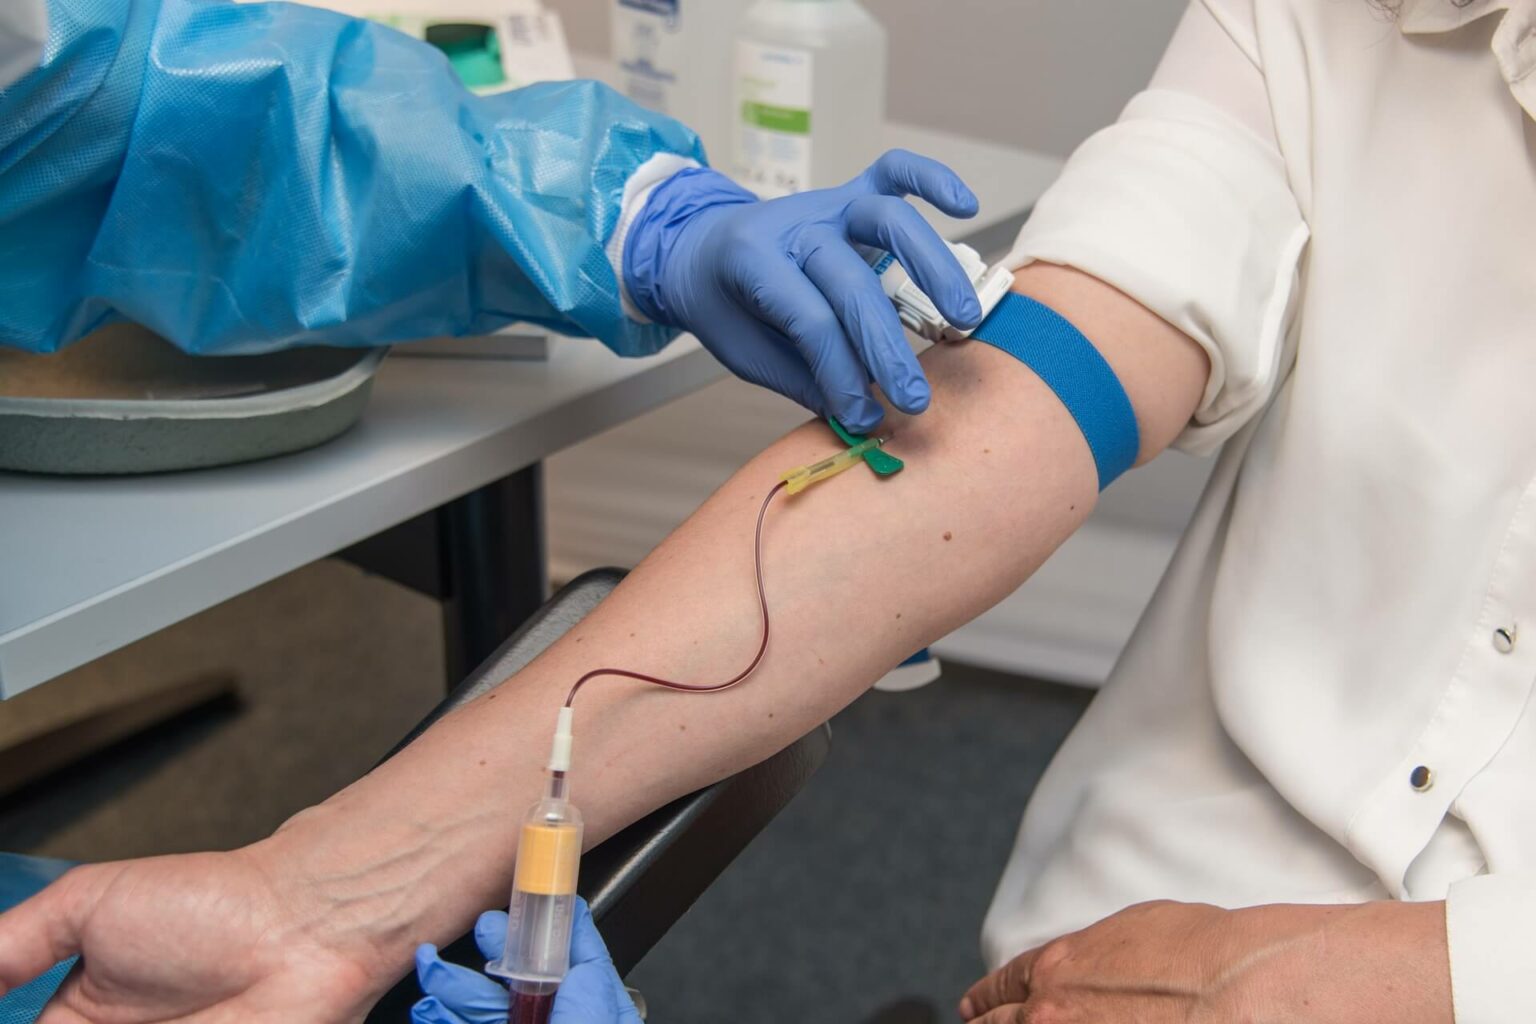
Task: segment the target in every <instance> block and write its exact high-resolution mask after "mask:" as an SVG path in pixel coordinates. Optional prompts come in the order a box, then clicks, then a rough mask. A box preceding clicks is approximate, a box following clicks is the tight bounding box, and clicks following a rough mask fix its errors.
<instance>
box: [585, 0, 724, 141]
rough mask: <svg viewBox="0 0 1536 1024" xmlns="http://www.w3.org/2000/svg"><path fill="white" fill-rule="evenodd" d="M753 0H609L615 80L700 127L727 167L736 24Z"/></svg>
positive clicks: (640, 99)
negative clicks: (611, 18)
mask: <svg viewBox="0 0 1536 1024" xmlns="http://www.w3.org/2000/svg"><path fill="white" fill-rule="evenodd" d="M750 4H751V0H613V20H612V30H613V60H614V64H615V65H616V66H617V71H618V81H617V83H616V84H617V86H618V88H619V89H620V90H621V91H622V92H623V93H624V94H625V95H626V96H628V97H629V98H630V99H632V100H634V101H635V102H636V103H639V104H640V105H641V106H643V107H649V108H650V109H652V110H655V111H658V112H660V113H663V114H667V115H669V116H671V117H675V118H677V119H678V120H679V121H681V122H683V123H684V124H686V125H687V126H688V127H690V128H692V129H693V130H694V131H696V132H698V133H699V137H700V138H701V139H703V140H704V150H705V152H706V153H707V154H708V155H709V159H710V163H711V164H713V165H714V166H716V167H719V168H721V169H722V170H727V171H728V170H729V169H730V163H731V153H732V150H733V140H734V133H735V126H736V118H735V112H734V110H733V108H732V106H731V95H732V93H731V82H732V72H733V68H734V61H733V57H734V50H733V49H732V44H733V43H734V41H735V39H736V32H737V29H738V28H739V27H740V25H741V19H742V15H743V14H744V13H745V11H746V9H747V7H748V6H750Z"/></svg>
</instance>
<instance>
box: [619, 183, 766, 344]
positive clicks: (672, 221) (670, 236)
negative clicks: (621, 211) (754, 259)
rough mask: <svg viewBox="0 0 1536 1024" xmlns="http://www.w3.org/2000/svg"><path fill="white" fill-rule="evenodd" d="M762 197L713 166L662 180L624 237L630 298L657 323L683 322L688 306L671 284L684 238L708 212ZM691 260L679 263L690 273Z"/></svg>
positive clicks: (625, 279)
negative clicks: (680, 303)
mask: <svg viewBox="0 0 1536 1024" xmlns="http://www.w3.org/2000/svg"><path fill="white" fill-rule="evenodd" d="M757 201H758V199H757V197H756V196H755V195H753V194H752V193H751V192H749V191H747V190H746V189H744V188H742V187H741V186H740V185H737V184H736V183H735V182H733V181H732V180H731V179H730V178H727V177H726V176H725V175H723V174H721V173H720V172H719V171H715V170H711V169H710V168H708V167H693V168H688V169H686V170H682V171H678V172H677V173H676V174H673V175H672V176H671V177H670V178H667V179H666V180H665V181H662V182H660V183H659V184H657V185H656V186H655V187H654V188H652V189H651V190H650V194H649V196H648V197H647V198H646V199H645V203H644V206H643V207H641V209H640V211H639V212H638V213H637V214H636V215H635V217H634V219H633V221H632V222H631V223H630V224H629V225H628V233H627V235H626V236H625V238H624V243H623V254H622V264H623V274H622V280H623V286H624V293H625V295H626V296H627V297H628V298H629V301H630V302H631V303H633V304H634V306H635V308H636V309H637V310H638V311H639V312H640V313H641V314H642V315H644V316H645V317H647V318H648V319H650V320H652V321H654V322H656V323H662V324H668V325H670V326H674V327H681V326H684V324H683V322H682V319H683V317H684V313H683V310H682V309H680V308H679V306H678V304H677V303H676V301H675V300H674V297H673V296H672V295H670V294H669V289H668V288H667V287H666V282H667V280H668V277H669V272H671V268H673V267H674V266H675V265H678V259H679V257H680V256H683V255H684V251H685V250H686V249H687V244H686V241H685V239H686V238H687V237H688V236H689V235H690V234H691V233H692V231H691V229H694V228H696V227H697V226H698V221H699V218H700V216H701V215H702V214H705V213H706V212H707V211H709V210H713V209H716V208H719V207H724V206H738V205H743V204H748V203H756V202H757ZM686 263H687V260H686V258H683V260H682V263H681V265H678V266H679V269H681V271H682V272H683V273H685V274H686V273H687V269H686ZM673 276H675V273H674V274H673Z"/></svg>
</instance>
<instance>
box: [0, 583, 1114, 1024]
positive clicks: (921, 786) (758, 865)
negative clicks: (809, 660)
mask: <svg viewBox="0 0 1536 1024" xmlns="http://www.w3.org/2000/svg"><path fill="white" fill-rule="evenodd" d="M438 627H439V612H438V609H437V606H436V605H435V604H433V603H432V602H430V601H428V600H426V599H423V598H420V597H418V596H416V595H413V594H410V593H407V592H406V591H404V590H402V589H400V588H398V587H395V586H393V585H392V584H389V583H386V582H383V581H381V580H378V579H374V578H371V577H368V576H366V575H365V574H363V573H360V572H358V571H356V570H355V569H352V568H350V567H348V566H345V565H342V564H340V563H335V562H322V563H318V564H316V565H313V566H310V567H308V568H306V569H303V570H301V571H299V572H296V573H293V574H290V575H288V576H285V577H283V578H281V579H279V580H276V581H274V582H273V583H271V584H268V585H267V586H264V587H261V588H259V589H257V590H255V591H252V592H251V593H249V594H245V595H243V596H241V597H239V598H236V599H234V600H232V601H229V602H227V603H225V604H223V605H221V606H219V607H217V608H214V609H212V610H210V611H208V612H205V613H203V614H201V615H199V616H196V617H195V618H193V619H190V620H188V621H187V622H184V623H182V624H180V625H178V626H176V627H173V628H171V629H169V630H165V631H163V632H162V633H160V634H157V635H156V636H153V637H150V638H148V639H146V640H144V641H141V642H140V643H138V644H134V645H133V646H131V647H129V648H126V649H124V650H122V651H119V652H116V653H115V654H113V655H110V656H108V657H107V658H103V659H101V660H99V661H97V662H95V663H93V664H91V665H89V666H86V667H85V668H83V669H81V670H79V671H77V672H75V673H71V674H70V675H69V676H67V677H64V678H62V679H60V680H57V681H55V682H53V683H50V684H49V685H48V686H46V687H43V688H41V689H39V690H36V691H32V692H30V693H28V694H23V695H22V696H21V697H19V698H17V699H16V700H14V701H11V702H7V703H4V704H0V743H3V742H6V741H8V740H11V741H14V740H15V739H18V738H24V737H25V736H26V735H28V734H29V733H30V732H35V731H37V730H39V729H42V728H44V727H46V725H47V724H48V723H49V722H51V721H55V720H57V719H58V718H59V717H62V716H65V715H67V714H68V713H69V711H70V710H71V709H72V708H74V707H91V706H93V704H94V703H97V702H99V701H100V700H101V699H102V697H103V695H105V694H108V693H114V694H121V693H123V692H125V691H132V690H133V689H134V688H146V687H148V686H150V685H152V683H153V681H154V680H155V679H156V678H158V677H159V676H161V675H163V674H170V675H172V676H176V677H180V676H183V675H187V674H195V673H197V672H201V671H207V670H217V669H228V668H235V669H236V670H237V673H238V677H239V685H240V692H239V697H238V699H237V700H236V701H234V702H226V703H224V704H221V705H217V706H214V707H210V708H207V709H204V710H202V711H198V712H194V713H191V714H187V715H183V716H182V717H180V718H179V719H177V720H175V721H173V722H171V723H169V724H167V725H165V726H162V727H160V728H158V729H155V730H154V731H152V732H150V733H148V734H145V735H143V736H141V737H138V738H136V739H133V740H130V741H128V742H126V743H123V744H120V745H119V746H117V747H115V748H113V749H112V750H111V751H109V752H108V753H106V754H104V755H102V756H99V757H96V758H93V759H90V760H88V761H86V762H83V763H81V764H79V765H77V766H75V767H73V768H71V769H69V770H67V771H65V772H63V773H61V774H59V775H56V776H53V777H51V778H49V779H47V780H45V781H44V782H43V783H41V784H38V785H35V786H32V787H30V788H29V789H27V790H25V791H23V792H22V793H20V794H18V795H17V796H14V797H12V798H10V799H7V800H4V801H0V849H7V850H11V851H16V852H23V853H35V854H40V855H47V856H56V857H64V858H67V859H74V860H101V859H109V858H116V857H128V856H142V855H149V854H156V853H168V852H176V851H184V850H194V849H222V848H229V847H233V846H237V845H240V844H242V843H245V842H248V841H250V840H252V839H254V838H256V837H258V836H261V835H264V834H266V833H267V832H269V831H271V829H273V828H275V827H276V826H277V825H278V824H280V823H281V822H282V821H283V820H284V819H285V818H286V817H287V816H288V815H290V814H292V813H293V812H295V811H297V810H299V809H300V808H302V807H304V806H307V805H308V804H310V803H312V802H314V801H316V800H319V799H322V798H324V797H325V796H326V795H327V794H328V793H330V792H332V791H333V790H334V789H336V788H338V787H339V786H342V785H344V784H346V783H347V782H348V781H350V780H351V779H353V778H356V777H357V776H358V775H359V774H361V773H362V772H364V771H366V770H367V768H368V767H369V766H370V765H371V764H372V763H373V762H374V760H375V759H376V758H377V757H378V756H379V755H380V754H382V753H383V752H384V751H385V750H387V749H388V748H389V747H390V746H391V745H392V744H393V743H394V742H395V741H396V740H398V739H399V738H400V736H401V735H403V734H404V732H405V731H406V730H407V729H408V728H409V726H410V725H411V723H413V722H415V721H416V720H417V719H418V718H419V717H420V716H421V715H422V714H424V713H425V712H426V711H427V710H428V709H429V708H430V707H431V706H432V705H433V704H434V703H435V702H436V700H437V699H438V697H439V695H440V694H441V693H442V686H443V683H442V679H441V669H440V665H441V640H440V637H439V632H438ZM360 694H366V696H367V699H359V695H360ZM1086 703H1087V695H1086V694H1085V693H1083V692H1082V691H1078V690H1074V689H1071V688H1066V687H1060V686H1055V685H1052V684H1048V683H1039V682H1034V681H1029V680H1023V679H1018V678H1016V677H1012V676H1007V675H1002V674H998V673H993V672H986V671H982V670H979V669H973V668H969V667H966V666H960V665H948V666H946V672H945V676H944V678H943V679H942V680H941V681H940V682H938V683H936V684H934V685H933V686H930V687H928V688H926V689H924V690H920V691H918V692H916V693H911V694H880V693H874V694H871V695H869V696H868V697H865V698H864V699H862V700H860V701H859V702H858V703H856V704H855V705H854V706H853V707H851V708H850V709H848V710H847V711H845V712H844V713H843V714H842V715H840V716H838V718H837V720H836V721H835V722H834V723H833V746H832V752H831V754H830V755H829V758H828V760H827V763H826V764H825V765H824V766H823V768H822V770H821V772H820V773H819V774H818V775H817V777H816V778H815V779H814V781H813V783H812V785H811V786H810V788H809V789H808V790H807V791H806V792H805V793H804V794H802V795H801V796H800V797H799V798H798V799H797V800H796V801H795V802H794V803H793V804H792V805H791V806H790V808H789V809H788V810H787V811H786V812H785V813H784V814H783V815H782V816H781V817H780V818H779V819H778V820H777V821H776V822H775V823H774V824H773V825H772V826H771V827H770V828H769V830H768V831H767V832H765V833H764V835H763V836H761V837H760V838H759V840H758V841H757V842H756V843H755V844H754V845H753V846H752V847H751V848H750V849H749V850H748V851H747V853H746V854H745V855H744V856H743V857H742V858H741V859H740V860H739V861H738V862H737V863H736V864H735V865H733V866H732V869H731V870H730V871H729V872H727V873H726V875H725V876H724V877H723V878H722V879H721V880H720V881H719V882H718V883H717V884H716V885H715V886H714V887H713V888H712V889H711V890H710V892H709V893H708V894H706V896H705V897H704V898H703V899H702V900H701V901H700V902H699V903H698V904H697V905H696V906H695V907H694V908H693V910H692V911H690V912H689V914H688V915H687V916H686V917H685V918H684V919H683V921H682V922H681V923H680V924H679V926H678V927H677V928H675V929H674V930H673V931H672V933H671V934H669V935H668V936H667V938H666V939H665V941H664V942H663V943H662V944H661V945H660V946H659V947H658V948H657V949H656V950H655V951H653V953H652V954H651V955H650V956H649V957H648V958H647V959H646V961H645V962H644V963H643V964H641V965H640V967H639V968H638V969H637V970H636V971H635V972H634V974H633V976H632V977H631V979H630V981H631V983H632V984H635V985H637V986H638V987H639V988H640V989H641V990H642V991H643V992H645V994H646V995H647V997H648V999H649V1001H650V1004H651V1007H652V1014H651V1019H652V1020H653V1021H658V1022H665V1024H719V1022H722V1021H732V1022H738V1024H759V1022H762V1024H768V1022H774V1024H778V1022H783V1021H796V1022H805V1024H818V1022H822V1021H826V1022H838V1024H842V1022H858V1021H862V1020H865V1019H867V1018H868V1017H869V1016H870V1015H871V1014H872V1013H874V1012H875V1011H876V1010H877V1009H878V1008H879V1007H881V1006H884V1005H886V1004H889V1003H891V1002H893V1001H896V1000H897V999H899V998H901V997H904V996H919V997H922V998H923V999H925V1000H927V1001H929V1002H931V1003H933V1004H934V1005H936V1006H937V1007H939V1009H940V1014H941V1019H944V1020H949V1019H953V1017H952V1009H951V1007H952V1006H953V1004H954V1002H955V1000H956V999H958V997H959V995H960V993H961V992H962V991H963V990H964V988H965V987H966V986H967V985H968V984H969V983H970V982H971V981H972V980H974V978H975V977H976V976H977V974H978V973H979V971H980V970H981V961H980V958H979V955H978V953H977V931H978V928H979V926H980V922H981V917H982V914H983V912H984V911H985V908H986V905H987V901H988V899H989V898H990V895H991V892H992V887H993V886H994V884H995V883H996V880H997V877H998V873H999V872H1000V870H1001V868H1002V865H1003V862H1004V860H1005V859H1006V857H1007V854H1008V851H1009V849H1010V847H1011V845H1012V842H1013V837H1014V832H1015V830H1016V828H1017V824H1018V817H1019V813H1020V811H1021V809H1022V808H1023V806H1024V801H1025V799H1026V797H1027V796H1028V794H1029V792H1030V790H1031V789H1032V788H1033V786H1034V785H1035V782H1036V781H1037V780H1038V778H1039V775H1040V772H1041V771H1042V770H1043V768H1044V765H1045V763H1046V761H1047V760H1048V759H1049V757H1050V755H1051V754H1052V753H1053V752H1054V751H1055V749H1056V747H1057V746H1058V745H1059V744H1060V742H1061V740H1062V738H1063V737H1064V736H1065V735H1066V733H1067V731H1068V730H1069V729H1070V728H1071V726H1072V724H1073V723H1074V722H1075V721H1076V720H1077V717H1078V715H1079V714H1080V713H1081V711H1082V709H1083V707H1084V706H1085V705H1086Z"/></svg>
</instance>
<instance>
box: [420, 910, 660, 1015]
mask: <svg viewBox="0 0 1536 1024" xmlns="http://www.w3.org/2000/svg"><path fill="white" fill-rule="evenodd" d="M506 941H507V915H506V912H505V911H501V910H492V911H488V912H487V913H484V914H481V915H480V920H479V921H476V922H475V944H476V945H478V946H479V947H480V952H481V953H483V954H485V958H486V959H487V960H496V959H499V958H500V957H501V951H502V949H503V947H504V946H505V945H506ZM416 977H417V979H418V980H419V981H420V982H421V989H422V991H423V992H425V993H427V995H426V998H425V999H422V1000H420V1001H419V1002H417V1004H416V1005H415V1006H413V1007H412V1008H411V1021H412V1024H504V1022H505V1021H506V1019H507V1001H508V996H507V990H506V988H504V987H503V986H502V985H500V984H498V983H497V982H495V981H492V980H491V979H490V978H487V977H486V976H485V975H483V974H481V973H480V972H479V971H472V970H470V969H469V968H468V967H460V966H459V965H458V964H450V963H447V962H446V961H444V960H443V959H442V958H441V957H439V956H438V955H437V947H436V946H433V945H430V944H428V945H423V946H421V947H420V948H419V949H417V950H416ZM549 1022H550V1024H640V1011H639V1010H637V1009H635V1004H634V1001H633V1000H632V999H630V998H629V993H627V992H625V991H624V984H623V982H621V981H620V980H619V974H618V972H617V971H615V970H614V969H613V961H612V960H611V959H609V957H608V947H607V946H604V945H603V939H602V936H600V935H598V934H597V926H596V925H594V924H593V923H592V911H590V910H589V909H587V903H586V901H585V900H577V903H576V926H575V927H574V928H573V929H572V931H571V970H570V973H568V974H567V975H566V976H565V981H564V982H562V983H561V985H560V991H559V992H558V993H556V995H555V1006H554V1010H553V1011H552V1012H551V1013H550V1017H549Z"/></svg>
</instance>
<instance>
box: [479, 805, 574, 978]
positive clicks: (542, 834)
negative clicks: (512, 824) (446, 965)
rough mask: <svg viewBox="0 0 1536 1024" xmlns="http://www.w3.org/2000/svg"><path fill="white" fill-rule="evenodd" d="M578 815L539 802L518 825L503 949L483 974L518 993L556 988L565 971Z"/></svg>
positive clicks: (568, 808) (571, 919) (570, 808)
mask: <svg viewBox="0 0 1536 1024" xmlns="http://www.w3.org/2000/svg"><path fill="white" fill-rule="evenodd" d="M581 835H582V824H581V814H580V813H579V812H578V811H577V810H576V808H575V807H573V806H572V805H571V804H570V802H569V801H566V800H563V799H559V798H553V797H551V798H546V799H544V800H541V801H539V803H538V804H536V805H535V806H534V807H533V809H532V810H531V811H529V812H528V817H527V818H526V819H524V821H523V828H522V833H521V838H520V840H519V843H518V847H517V871H516V874H515V876H514V878H513V882H512V899H511V902H510V903H509V905H508V907H507V946H506V949H505V950H504V951H503V953H502V957H501V959H500V960H496V961H493V962H491V963H489V964H487V965H486V970H487V971H488V972H489V973H491V974H494V975H496V976H498V977H500V978H503V979H505V980H506V981H507V982H509V983H511V984H512V985H513V987H514V988H515V989H517V990H519V991H532V990H536V989H537V988H538V987H539V986H544V985H549V986H551V991H552V990H553V987H554V986H558V985H559V983H560V981H561V980H562V979H563V978H564V977H565V972H566V970H567V969H568V968H569V967H570V960H571V927H572V925H573V923H574V920H575V913H576V876H577V871H578V869H579V867H580V864H581Z"/></svg>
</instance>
